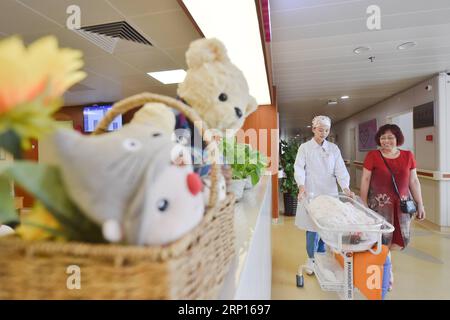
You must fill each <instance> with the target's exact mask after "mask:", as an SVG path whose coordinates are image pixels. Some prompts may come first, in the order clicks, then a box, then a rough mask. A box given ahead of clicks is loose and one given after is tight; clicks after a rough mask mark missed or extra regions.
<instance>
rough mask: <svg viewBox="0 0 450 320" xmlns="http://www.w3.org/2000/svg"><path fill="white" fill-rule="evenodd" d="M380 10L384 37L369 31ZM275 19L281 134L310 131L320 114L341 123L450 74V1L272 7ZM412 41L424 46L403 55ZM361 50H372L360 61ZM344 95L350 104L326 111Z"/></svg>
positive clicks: (280, 1) (319, 0) (366, 0)
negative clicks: (373, 8) (373, 9)
mask: <svg viewBox="0 0 450 320" xmlns="http://www.w3.org/2000/svg"><path fill="white" fill-rule="evenodd" d="M373 4H376V5H378V6H379V7H380V9H381V30H376V31H369V30H368V29H367V25H366V21H367V18H368V17H369V15H368V14H367V13H366V9H367V7H368V6H370V5H373ZM270 15H271V22H272V44H271V46H272V60H273V72H274V82H275V85H276V86H277V94H278V107H279V110H280V126H281V127H282V128H283V127H284V128H286V130H287V131H289V132H297V130H298V129H299V128H301V129H302V130H310V129H306V125H309V124H310V121H311V119H312V117H313V116H314V115H317V114H327V115H329V116H331V117H332V119H333V120H334V121H339V120H342V119H344V118H347V117H349V116H350V115H352V114H354V113H357V112H359V111H361V110H363V109H365V108H367V107H370V106H372V105H374V104H376V103H377V102H379V101H381V100H384V99H386V98H387V97H389V96H391V95H393V94H395V93H397V92H399V91H402V90H405V89H407V88H409V87H411V86H412V85H414V84H416V83H418V82H420V81H422V80H425V79H427V78H429V77H431V76H432V75H433V74H435V73H438V72H440V71H445V70H447V69H449V70H450V0H426V1H424V0H377V1H373V0H346V1H344V0H270ZM406 41H416V42H417V44H418V45H417V46H416V47H414V48H412V49H409V50H404V51H399V50H397V46H398V45H399V44H401V43H404V42H406ZM358 46H369V47H371V48H372V50H371V51H369V52H366V53H362V54H360V55H357V54H354V53H353V49H355V48H356V47H358ZM369 56H375V61H374V62H373V63H371V62H370V61H369V60H368V57H369ZM343 95H349V96H350V99H349V100H345V101H344V100H340V101H339V104H338V105H331V106H327V103H326V102H327V100H328V99H330V98H340V97H341V96H343Z"/></svg>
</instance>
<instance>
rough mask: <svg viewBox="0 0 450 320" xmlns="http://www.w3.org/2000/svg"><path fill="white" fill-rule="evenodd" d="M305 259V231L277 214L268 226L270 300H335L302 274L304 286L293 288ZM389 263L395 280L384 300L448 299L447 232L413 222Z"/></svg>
mask: <svg viewBox="0 0 450 320" xmlns="http://www.w3.org/2000/svg"><path fill="white" fill-rule="evenodd" d="M305 260H306V251H305V232H304V231H302V230H299V229H298V228H297V227H296V226H295V225H294V217H286V216H280V219H279V221H278V224H273V225H272V299H300V300H301V299H338V297H337V294H336V293H334V292H324V291H322V290H321V289H320V287H319V285H318V283H317V280H316V278H315V277H314V276H312V277H310V276H305V286H304V287H303V288H297V287H296V283H295V274H296V272H297V268H298V266H299V264H301V263H303V262H304V261H305ZM392 263H393V268H394V278H395V283H394V289H393V291H392V292H390V293H389V294H388V297H387V299H450V236H449V235H448V234H441V233H437V232H434V231H429V230H427V229H425V228H423V227H422V226H420V225H419V224H418V223H414V224H413V231H412V240H411V243H410V245H409V247H408V248H407V249H406V250H404V251H393V252H392ZM355 298H356V299H358V298H361V297H360V296H356V297H355Z"/></svg>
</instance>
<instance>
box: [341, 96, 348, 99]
mask: <svg viewBox="0 0 450 320" xmlns="http://www.w3.org/2000/svg"><path fill="white" fill-rule="evenodd" d="M348 98H350V97H349V96H342V97H341V99H348Z"/></svg>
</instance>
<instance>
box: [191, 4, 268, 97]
mask: <svg viewBox="0 0 450 320" xmlns="http://www.w3.org/2000/svg"><path fill="white" fill-rule="evenodd" d="M183 3H184V5H185V7H186V8H187V10H188V11H189V13H190V15H191V16H192V18H193V19H194V20H195V22H196V23H197V25H198V27H199V28H200V30H201V31H202V32H203V34H204V35H205V37H206V38H217V39H219V40H220V41H222V42H223V43H224V45H225V47H226V48H227V51H228V55H229V57H230V59H231V61H232V62H233V63H234V64H235V65H236V66H237V67H238V68H239V69H241V71H242V72H243V73H244V76H245V78H246V79H247V82H248V85H249V87H250V94H251V95H252V96H254V97H255V98H256V100H257V102H258V104H259V105H263V104H271V99H270V90H269V84H268V81H267V71H266V64H265V60H264V52H263V47H262V43H261V34H260V30H259V23H258V16H257V11H256V10H257V7H256V5H255V1H254V0H226V1H224V0H183Z"/></svg>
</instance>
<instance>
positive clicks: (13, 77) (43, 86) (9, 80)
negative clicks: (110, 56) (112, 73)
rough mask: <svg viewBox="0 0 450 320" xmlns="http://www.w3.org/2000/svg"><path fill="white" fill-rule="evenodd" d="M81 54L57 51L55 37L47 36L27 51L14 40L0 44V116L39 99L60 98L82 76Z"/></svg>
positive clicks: (65, 50)
mask: <svg viewBox="0 0 450 320" xmlns="http://www.w3.org/2000/svg"><path fill="white" fill-rule="evenodd" d="M81 56H82V53H81V51H78V50H72V49H65V48H64V49H60V48H58V42H57V40H56V38H55V37H53V36H47V37H44V38H41V39H39V40H37V41H35V42H34V43H32V44H31V45H30V46H29V47H28V49H27V48H25V46H24V44H23V42H22V40H21V39H20V38H18V37H10V38H7V39H4V40H1V41H0V115H1V114H3V113H5V112H7V111H9V110H11V109H12V108H14V107H15V106H17V105H20V104H23V103H26V102H29V101H31V100H33V99H35V98H36V97H38V96H40V95H43V98H44V101H48V100H51V99H53V98H57V97H60V96H62V95H63V93H64V92H65V91H66V90H67V89H68V88H69V87H70V86H72V85H73V84H75V83H77V82H79V81H81V80H83V79H84V78H85V77H86V73H85V72H83V71H80V70H79V69H80V68H81V67H82V66H83V62H82V60H81Z"/></svg>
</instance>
